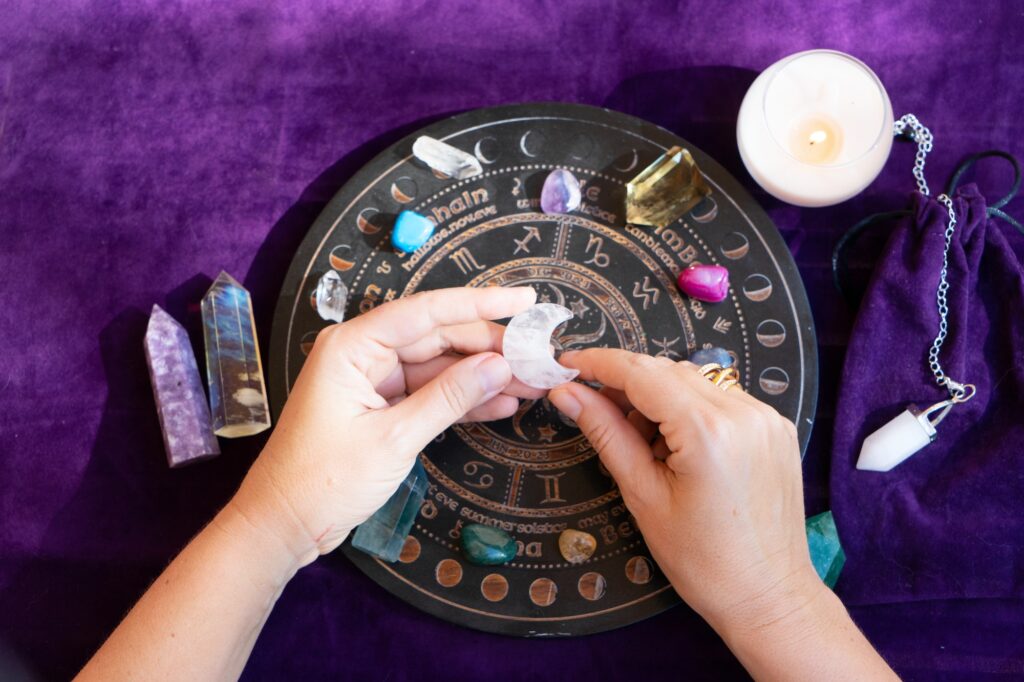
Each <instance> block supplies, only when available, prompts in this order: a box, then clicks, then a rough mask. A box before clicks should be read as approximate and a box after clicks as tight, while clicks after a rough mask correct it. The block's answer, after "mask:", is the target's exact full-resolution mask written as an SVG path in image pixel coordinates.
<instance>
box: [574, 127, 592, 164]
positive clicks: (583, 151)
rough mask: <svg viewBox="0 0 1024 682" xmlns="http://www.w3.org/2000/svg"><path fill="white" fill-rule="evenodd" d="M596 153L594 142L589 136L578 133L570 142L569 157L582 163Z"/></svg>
mask: <svg viewBox="0 0 1024 682" xmlns="http://www.w3.org/2000/svg"><path fill="white" fill-rule="evenodd" d="M593 151H594V140H592V139H591V138H590V136H589V135H584V134H583V133H577V134H576V135H574V136H573V137H572V139H570V140H569V156H571V157H572V158H574V159H576V160H577V161H582V160H583V159H585V158H587V157H588V156H590V155H591V153H592V152H593Z"/></svg>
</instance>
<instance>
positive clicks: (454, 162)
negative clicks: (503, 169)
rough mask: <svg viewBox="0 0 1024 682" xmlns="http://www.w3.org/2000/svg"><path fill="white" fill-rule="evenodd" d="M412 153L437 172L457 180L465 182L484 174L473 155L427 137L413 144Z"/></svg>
mask: <svg viewBox="0 0 1024 682" xmlns="http://www.w3.org/2000/svg"><path fill="white" fill-rule="evenodd" d="M412 153H413V156H415V157H416V158H417V159H419V160H420V161H422V162H423V163H425V164H427V165H428V166H430V167H431V168H433V169H434V170H436V171H437V172H439V173H444V174H445V175H447V176H448V177H450V178H455V179H456V180H465V179H466V178H471V177H473V176H475V175H480V174H481V173H483V172H484V169H483V167H482V166H481V165H480V161H479V160H477V158H476V157H475V156H473V155H472V154H469V153H467V152H464V151H462V150H461V149H458V148H457V147H453V146H451V145H450V144H447V143H445V142H441V140H435V139H434V138H432V137H427V136H426V135H423V136H421V137H418V138H416V141H415V142H413V143H412Z"/></svg>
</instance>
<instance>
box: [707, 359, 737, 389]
mask: <svg viewBox="0 0 1024 682" xmlns="http://www.w3.org/2000/svg"><path fill="white" fill-rule="evenodd" d="M697 372H698V373H699V374H700V375H701V376H702V377H704V378H705V379H707V380H708V381H710V382H711V383H713V384H714V385H715V386H718V387H719V388H720V389H722V390H723V391H727V390H729V389H730V388H732V387H733V386H736V385H737V384H739V382H740V372H739V370H737V369H736V368H735V367H722V366H721V365H720V364H718V363H717V362H710V363H708V364H706V365H702V366H701V367H699V368H698V369H697Z"/></svg>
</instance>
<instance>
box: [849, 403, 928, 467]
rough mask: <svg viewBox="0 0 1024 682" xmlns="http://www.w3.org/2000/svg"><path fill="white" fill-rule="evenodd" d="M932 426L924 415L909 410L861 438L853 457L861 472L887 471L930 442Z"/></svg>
mask: <svg viewBox="0 0 1024 682" xmlns="http://www.w3.org/2000/svg"><path fill="white" fill-rule="evenodd" d="M934 437H935V427H933V426H932V425H931V423H929V422H928V417H927V416H926V415H921V416H918V415H917V414H915V413H914V412H912V411H911V410H910V409H907V410H904V411H903V412H901V413H900V414H899V415H898V416H897V417H896V418H895V419H893V420H892V421H890V422H889V423H888V424H886V425H885V426H883V427H882V428H880V429H878V430H877V431H875V432H874V433H872V434H871V435H870V436H868V437H867V438H865V439H864V445H863V446H861V449H860V457H858V458H857V468H858V469H860V470H862V471H889V470H890V469H892V468H893V467H894V466H896V465H897V464H899V463H900V462H902V461H903V460H905V459H907V458H908V457H910V456H911V455H913V454H914V453H915V452H917V451H918V450H920V449H921V448H923V447H924V446H926V445H928V444H929V443H931V442H932V439H933V438H934Z"/></svg>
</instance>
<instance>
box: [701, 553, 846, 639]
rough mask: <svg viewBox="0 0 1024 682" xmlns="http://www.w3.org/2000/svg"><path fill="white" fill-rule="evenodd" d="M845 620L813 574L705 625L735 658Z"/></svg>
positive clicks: (784, 583)
mask: <svg viewBox="0 0 1024 682" xmlns="http://www.w3.org/2000/svg"><path fill="white" fill-rule="evenodd" d="M840 616H841V617H846V610H845V609H844V608H843V605H842V603H841V602H840V601H839V599H838V598H837V597H836V596H835V594H833V592H832V591H831V590H830V589H829V588H828V587H826V586H825V584H824V583H823V582H821V580H820V579H819V578H818V577H817V575H816V574H814V573H813V569H812V570H811V572H810V575H803V574H802V575H800V576H793V577H792V578H791V579H789V580H785V581H781V582H780V583H778V584H776V585H774V586H772V587H771V588H770V589H766V590H764V591H763V592H761V593H760V594H757V595H755V596H753V597H751V598H748V599H745V600H744V601H742V602H741V603H738V604H737V605H736V606H735V607H734V608H732V609H729V610H728V611H726V612H723V613H721V614H718V615H717V616H715V617H713V618H709V619H708V622H709V623H710V624H711V626H712V627H713V628H714V629H715V630H716V631H717V632H718V633H719V635H720V636H721V637H722V639H723V640H724V641H725V643H726V644H727V645H728V646H729V648H730V649H732V650H733V651H734V652H735V653H736V654H737V656H738V657H740V658H741V659H743V658H744V656H743V654H744V652H745V651H747V650H749V649H752V648H756V649H762V648H763V647H764V645H765V643H766V642H774V643H776V644H778V645H780V646H781V645H788V644H795V643H797V642H800V641H803V640H805V639H807V638H809V637H812V636H813V635H814V633H815V632H817V631H819V630H820V629H822V628H826V627H828V624H829V623H830V622H831V621H833V620H835V619H836V618H837V617H840Z"/></svg>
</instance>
